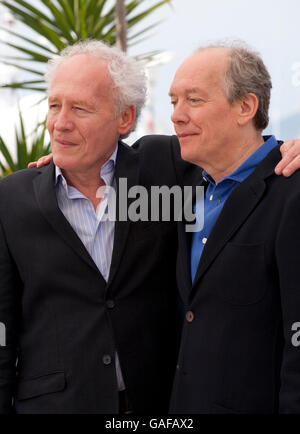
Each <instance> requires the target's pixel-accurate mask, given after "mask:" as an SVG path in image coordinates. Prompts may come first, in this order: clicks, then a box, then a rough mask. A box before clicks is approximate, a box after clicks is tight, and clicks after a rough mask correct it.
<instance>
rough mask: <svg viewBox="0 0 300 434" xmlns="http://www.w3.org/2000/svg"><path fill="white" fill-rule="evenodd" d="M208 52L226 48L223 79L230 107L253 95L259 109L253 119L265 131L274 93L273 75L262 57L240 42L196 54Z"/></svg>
mask: <svg viewBox="0 0 300 434" xmlns="http://www.w3.org/2000/svg"><path fill="white" fill-rule="evenodd" d="M209 48H227V49H228V56H229V62H228V67H227V70H226V72H225V76H224V91H225V93H226V96H227V99H228V101H229V103H230V104H232V103H233V102H234V101H236V100H238V99H240V98H242V97H244V96H246V95H247V94H248V93H254V94H255V95H256V96H257V98H258V109H257V112H256V115H255V117H254V119H253V121H254V126H255V127H256V129H257V130H259V131H262V130H264V129H265V128H266V127H267V126H268V123H269V106H270V97H271V89H272V81H271V77H270V74H269V72H268V70H267V68H266V66H265V64H264V62H263V60H262V58H261V57H260V55H259V53H257V52H256V51H253V50H252V49H251V48H250V47H249V46H248V45H247V44H246V43H245V42H243V41H240V40H234V41H220V42H217V43H214V44H211V45H207V46H205V47H200V48H199V49H198V50H197V51H202V50H206V49H209Z"/></svg>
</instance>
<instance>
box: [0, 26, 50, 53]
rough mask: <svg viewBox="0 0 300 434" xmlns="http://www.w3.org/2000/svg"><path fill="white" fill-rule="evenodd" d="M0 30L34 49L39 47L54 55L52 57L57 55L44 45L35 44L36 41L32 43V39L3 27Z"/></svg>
mask: <svg viewBox="0 0 300 434" xmlns="http://www.w3.org/2000/svg"><path fill="white" fill-rule="evenodd" d="M0 30H2V31H4V32H7V33H9V34H11V35H13V36H16V37H17V38H20V39H22V41H27V42H29V43H30V44H32V45H34V46H35V47H39V48H41V49H42V50H45V51H48V53H50V54H54V55H55V54H57V51H53V50H51V49H50V48H48V47H47V46H46V45H42V44H38V43H37V42H36V41H34V40H33V39H29V38H25V37H24V35H23V34H20V33H16V32H13V31H12V30H10V29H6V28H5V27H1V26H0Z"/></svg>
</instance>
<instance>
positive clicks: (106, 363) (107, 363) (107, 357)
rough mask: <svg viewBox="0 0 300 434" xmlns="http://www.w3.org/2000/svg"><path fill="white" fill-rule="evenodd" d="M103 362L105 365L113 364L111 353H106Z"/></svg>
mask: <svg viewBox="0 0 300 434" xmlns="http://www.w3.org/2000/svg"><path fill="white" fill-rule="evenodd" d="M102 362H103V364H104V365H110V364H111V357H110V355H109V354H105V355H104V356H103V357H102Z"/></svg>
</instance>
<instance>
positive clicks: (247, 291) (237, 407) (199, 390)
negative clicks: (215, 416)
mask: <svg viewBox="0 0 300 434" xmlns="http://www.w3.org/2000/svg"><path fill="white" fill-rule="evenodd" d="M279 160H280V152H279V150H278V148H276V149H274V150H273V151H271V153H270V154H269V155H268V156H267V157H266V158H265V159H264V160H263V161H262V163H261V164H260V165H259V166H258V167H257V169H256V170H255V172H254V173H253V174H252V175H251V176H249V177H248V178H247V179H246V180H245V181H244V182H243V183H242V184H241V185H240V186H238V187H237V188H236V190H234V192H233V193H232V194H231V195H230V197H229V198H228V200H227V201H226V203H225V205H224V208H223V210H222V212H221V214H220V216H219V218H218V220H217V222H216V224H215V226H214V228H213V230H212V232H211V234H210V236H209V238H208V241H207V243H206V245H205V247H204V250H203V254H202V257H201V259H200V263H199V266H198V270H197V274H196V278H195V281H194V283H193V285H192V282H191V278H190V266H189V262H190V257H189V256H190V241H191V237H190V236H186V233H185V232H184V224H180V231H179V257H178V264H177V276H178V284H179V290H180V293H181V296H182V298H183V300H184V303H185V311H186V312H189V311H190V312H192V313H190V314H188V315H187V319H186V320H185V322H184V327H183V332H182V342H181V348H180V354H179V361H178V365H177V369H176V377H175V383H174V389H173V396H172V404H171V411H172V412H175V413H273V412H278V411H279V412H283V413H300V346H298V347H297V346H294V344H293V343H292V336H293V334H295V331H292V326H293V324H294V323H295V322H299V321H300V277H299V267H300V260H299V251H300V172H296V173H295V174H294V175H293V176H292V177H290V178H288V179H286V178H284V177H282V176H280V177H278V176H276V175H275V174H274V167H275V165H276V164H277V162H278V161H279Z"/></svg>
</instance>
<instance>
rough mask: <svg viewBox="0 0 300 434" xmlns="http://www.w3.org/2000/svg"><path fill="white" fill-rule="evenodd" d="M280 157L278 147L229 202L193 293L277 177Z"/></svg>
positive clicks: (204, 255)
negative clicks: (272, 178)
mask: <svg viewBox="0 0 300 434" xmlns="http://www.w3.org/2000/svg"><path fill="white" fill-rule="evenodd" d="M280 157H281V155H280V152H279V149H278V148H275V149H274V150H273V151H271V152H270V153H269V154H268V156H267V157H266V158H265V159H264V160H263V161H262V162H261V163H260V164H259V165H258V167H257V169H256V170H255V171H254V172H253V173H252V175H250V176H249V177H248V178H247V179H246V180H245V181H244V182H242V183H241V184H240V185H239V186H238V187H237V188H236V189H235V190H234V191H233V193H232V194H231V195H230V196H229V198H228V199H227V201H226V203H225V205H224V207H223V209H222V211H221V214H220V216H219V218H218V220H217V221H216V223H215V226H214V227H213V230H212V231H211V234H210V236H209V238H208V241H207V243H206V245H205V247H204V250H203V253H202V256H201V259H200V262H199V265H198V269H197V273H196V276H195V280H194V282H193V286H192V293H193V291H194V290H195V288H196V286H197V283H198V282H199V280H200V279H201V277H202V276H203V274H204V273H205V272H206V270H207V269H208V267H209V266H210V265H211V264H212V262H213V261H214V259H215V258H216V256H217V255H218V254H219V253H220V251H221V250H222V249H223V247H224V246H225V244H226V243H227V242H228V241H229V240H230V238H231V237H232V236H233V235H234V233H235V232H236V231H237V230H238V229H239V228H240V226H241V225H242V224H243V223H244V221H245V220H246V219H247V217H248V216H249V214H250V213H251V212H252V210H253V209H254V208H255V207H256V206H257V204H258V202H259V201H260V199H261V197H262V196H263V194H264V191H265V188H266V184H265V179H266V178H267V177H268V176H270V175H272V174H274V167H275V165H276V164H277V162H278V161H279V160H280ZM191 295H192V294H191Z"/></svg>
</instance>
